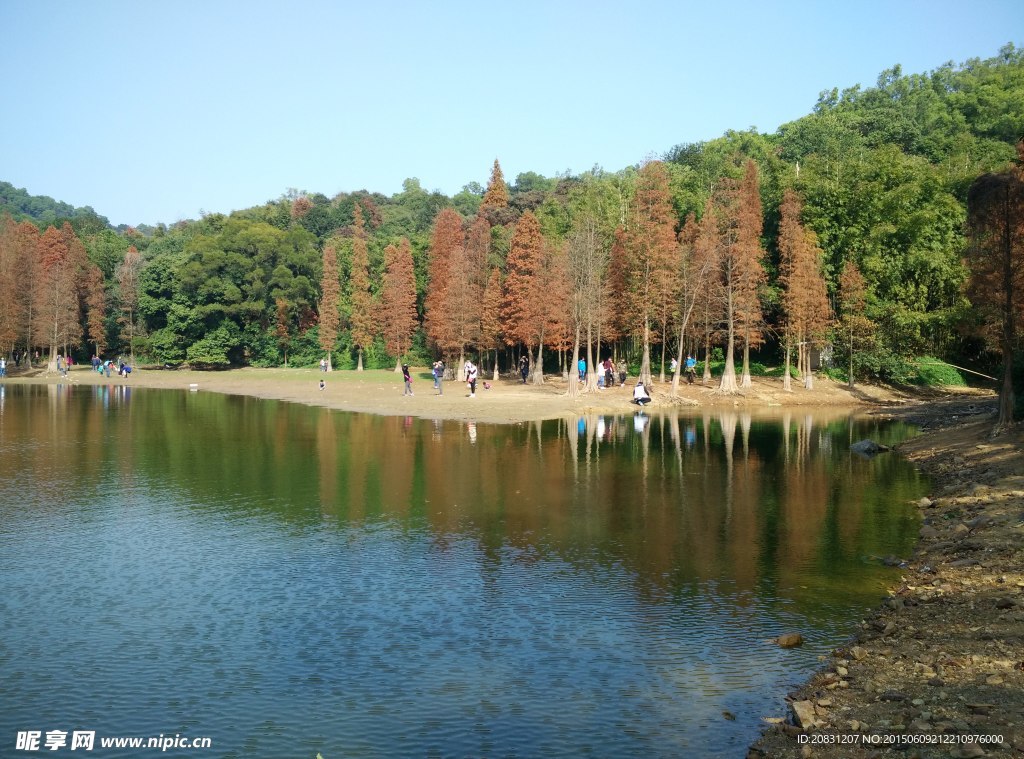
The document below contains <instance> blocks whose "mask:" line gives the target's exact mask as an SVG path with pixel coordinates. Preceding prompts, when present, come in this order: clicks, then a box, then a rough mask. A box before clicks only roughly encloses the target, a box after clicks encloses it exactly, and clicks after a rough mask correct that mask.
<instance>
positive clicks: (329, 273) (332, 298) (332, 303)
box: [320, 243, 341, 372]
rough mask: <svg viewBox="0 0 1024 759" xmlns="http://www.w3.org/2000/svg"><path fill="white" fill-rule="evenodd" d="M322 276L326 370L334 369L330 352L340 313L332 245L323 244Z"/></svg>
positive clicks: (336, 332) (334, 254) (335, 257)
mask: <svg viewBox="0 0 1024 759" xmlns="http://www.w3.org/2000/svg"><path fill="white" fill-rule="evenodd" d="M323 269H324V271H323V277H322V278H321V280H320V293H321V296H320V347H321V348H322V349H323V350H324V352H325V353H326V354H327V371H329V372H330V371H334V367H333V365H332V364H331V353H332V352H333V351H334V348H335V346H336V345H337V343H338V327H339V326H340V325H341V315H340V314H339V313H338V301H339V300H340V299H341V280H340V279H339V278H338V253H337V251H336V250H335V248H334V245H331V244H330V243H328V244H327V245H325V246H324V265H323Z"/></svg>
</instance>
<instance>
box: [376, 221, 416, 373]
mask: <svg viewBox="0 0 1024 759" xmlns="http://www.w3.org/2000/svg"><path fill="white" fill-rule="evenodd" d="M380 303H381V314H380V322H381V330H382V332H383V333H384V344H385V346H386V347H387V349H388V352H389V353H391V354H392V355H394V356H396V357H397V362H396V364H395V371H396V372H397V371H401V369H402V356H403V355H405V353H406V352H407V351H408V350H409V347H410V345H411V344H412V336H413V333H414V332H415V331H416V326H417V323H418V322H417V318H416V316H417V315H416V279H415V276H414V274H413V263H412V246H411V245H410V244H409V240H408V239H406V238H405V237H403V238H402V239H401V241H399V243H398V245H388V246H387V247H386V248H385V249H384V287H383V289H382V291H381V298H380Z"/></svg>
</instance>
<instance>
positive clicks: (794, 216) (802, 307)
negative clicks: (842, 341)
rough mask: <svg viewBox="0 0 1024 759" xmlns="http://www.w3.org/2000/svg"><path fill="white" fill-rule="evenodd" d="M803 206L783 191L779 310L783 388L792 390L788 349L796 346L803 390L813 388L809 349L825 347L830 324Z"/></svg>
mask: <svg viewBox="0 0 1024 759" xmlns="http://www.w3.org/2000/svg"><path fill="white" fill-rule="evenodd" d="M801 211H802V203H801V201H800V197H799V196H798V195H797V194H796V192H794V191H793V190H786V191H785V193H784V194H783V196H782V205H781V206H780V208H779V212H780V217H781V218H780V220H779V262H780V267H779V280H780V282H781V283H782V286H783V294H782V307H783V311H784V313H785V319H786V323H785V327H784V338H783V339H784V341H785V344H784V348H783V350H784V352H785V354H786V362H785V370H784V373H783V380H782V381H783V388H784V389H786V390H789V389H791V381H790V377H789V357H790V350H791V348H792V346H793V344H794V343H795V344H796V346H797V349H798V350H797V372H798V373H799V374H800V376H802V377H803V380H804V387H806V388H807V389H808V390H809V389H811V388H813V387H814V373H813V372H812V371H811V350H812V349H813V348H814V347H821V346H822V345H823V344H824V340H825V333H826V331H827V330H828V327H829V324H830V323H831V321H832V308H831V306H830V305H829V301H828V293H827V291H826V288H825V277H824V276H823V274H822V270H821V257H822V253H821V249H820V248H819V247H818V244H817V240H816V239H815V237H814V233H813V232H811V231H810V230H807V229H804V227H803V224H802V223H801V221H800V214H801Z"/></svg>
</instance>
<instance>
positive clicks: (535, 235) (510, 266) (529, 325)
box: [501, 211, 546, 384]
mask: <svg viewBox="0 0 1024 759" xmlns="http://www.w3.org/2000/svg"><path fill="white" fill-rule="evenodd" d="M543 249H544V241H543V237H542V236H541V232H540V224H539V223H538V221H537V217H536V216H534V215H533V212H532V211H527V212H526V213H524V214H523V215H522V216H521V217H520V218H519V222H518V223H517V224H516V229H515V232H514V233H513V234H512V240H511V243H510V244H509V251H508V259H507V260H506V261H505V268H506V272H505V282H504V294H503V297H502V304H501V331H502V334H503V335H504V338H505V342H506V343H507V344H508V345H516V344H518V343H521V344H522V345H525V346H526V350H527V352H528V353H532V349H533V347H534V346H535V345H536V346H538V353H539V352H540V351H539V346H540V342H541V339H542V336H543V330H544V320H545V315H546V311H545V302H544V301H545V298H546V294H545V293H544V291H543V287H542V283H541V276H540V275H541V264H542V256H543ZM533 363H534V365H533V375H532V376H533V382H534V384H541V383H543V382H544V374H543V370H542V367H539V366H537V361H536V359H534V362H533Z"/></svg>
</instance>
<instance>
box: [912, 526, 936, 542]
mask: <svg viewBox="0 0 1024 759" xmlns="http://www.w3.org/2000/svg"><path fill="white" fill-rule="evenodd" d="M917 534H918V535H920V536H921V539H922V540H934V539H935V538H937V537H939V534H940V533H939V531H938V530H937V529H935V528H934V527H932V526H931V525H927V524H926V525H925V526H924V527H922V528H921V529H920V530H918V533H917Z"/></svg>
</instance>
